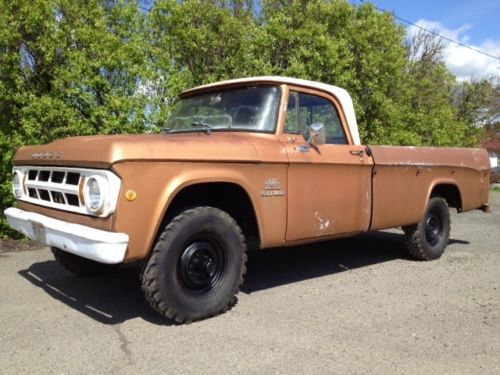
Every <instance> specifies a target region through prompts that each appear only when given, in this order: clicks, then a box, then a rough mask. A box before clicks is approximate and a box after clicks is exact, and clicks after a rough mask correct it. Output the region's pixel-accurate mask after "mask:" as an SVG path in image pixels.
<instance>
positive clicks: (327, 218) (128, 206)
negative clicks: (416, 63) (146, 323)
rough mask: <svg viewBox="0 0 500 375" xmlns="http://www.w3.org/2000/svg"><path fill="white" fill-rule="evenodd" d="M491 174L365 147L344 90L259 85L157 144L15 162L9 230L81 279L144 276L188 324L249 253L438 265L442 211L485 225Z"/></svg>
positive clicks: (210, 96) (232, 88) (249, 84)
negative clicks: (353, 244)
mask: <svg viewBox="0 0 500 375" xmlns="http://www.w3.org/2000/svg"><path fill="white" fill-rule="evenodd" d="M489 173H490V169H489V160H488V155H487V153H486V151H485V150H480V149H461V148H416V147H390V146H363V145H361V144H360V139H359V134H358V129H357V124H356V117H355V114H354V108H353V104H352V101H351V98H350V96H349V94H348V93H347V92H346V91H345V90H343V89H341V88H338V87H335V86H331V85H326V84H322V83H317V82H311V81H305V80H299V79H292V78H282V77H257V78H247V79H239V80H232V81H225V82H220V83H216V84H211V85H206V86H201V87H197V88H194V89H192V90H189V91H187V92H185V93H183V94H182V95H181V98H180V100H179V101H178V102H177V104H176V105H175V107H174V109H173V111H172V115H171V117H170V119H169V121H168V123H167V124H166V128H165V129H164V132H163V134H148V135H115V136H91V137H76V138H69V139H64V140H59V141H56V142H53V143H50V144H47V145H43V146H29V147H23V148H21V149H19V150H18V152H17V154H16V157H15V160H14V169H13V182H12V184H13V192H14V195H15V196H16V198H17V199H18V204H17V207H16V208H8V209H7V210H5V215H6V216H7V219H8V221H9V223H10V225H11V226H12V228H14V229H16V230H18V231H19V232H21V233H23V234H24V235H26V236H27V237H29V238H33V239H37V240H39V241H40V242H42V243H44V244H46V245H48V246H50V247H51V248H52V251H53V253H54V255H55V258H56V260H57V261H58V262H59V263H61V264H62V265H63V266H64V267H66V268H67V269H68V270H70V271H73V272H75V273H77V274H82V275H83V274H91V273H96V272H103V271H106V270H109V269H111V268H112V267H113V265H116V264H120V263H123V262H134V261H144V268H143V271H142V276H141V279H142V288H143V290H144V293H145V296H146V298H147V300H148V301H149V302H150V304H151V305H152V307H153V308H154V309H156V310H157V311H158V312H159V313H160V314H162V315H163V316H165V317H167V318H169V319H173V320H175V321H178V322H190V321H193V320H198V319H202V318H206V317H209V316H213V315H215V314H218V313H221V312H224V311H225V310H227V309H228V308H229V307H230V306H231V305H232V303H233V301H234V300H235V294H236V293H237V292H238V289H239V286H240V284H241V283H242V281H243V274H244V273H245V260H246V255H245V251H246V249H247V246H248V245H249V244H252V246H257V247H258V248H260V249H266V248H270V247H277V246H288V245H294V244H300V243H309V242H315V241H323V240H328V239H333V238H338V237H347V236H353V235H356V234H358V233H362V232H366V231H373V230H378V229H384V228H393V227H402V228H403V230H404V232H405V234H406V236H407V250H408V251H409V252H410V254H411V255H413V256H414V257H416V258H418V259H424V260H430V259H435V258H439V257H440V256H441V254H442V253H443V251H444V249H445V247H446V244H447V242H448V238H449V235H450V217H449V211H448V207H453V208H455V209H456V210H457V211H458V212H462V211H468V210H473V209H482V210H485V211H486V210H487V209H488V194H489V187H490V185H489V179H490V176H489ZM332 251H335V249H334V248H332Z"/></svg>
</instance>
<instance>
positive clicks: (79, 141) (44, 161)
mask: <svg viewBox="0 0 500 375" xmlns="http://www.w3.org/2000/svg"><path fill="white" fill-rule="evenodd" d="M253 138H255V139H253ZM270 142H273V143H274V147H273V148H276V145H277V139H276V137H275V136H274V135H269V134H265V135H260V134H253V133H225V132H212V133H211V134H205V133H202V132H200V133H196V132H190V133H178V134H147V135H108V136H86V137H72V138H66V139H63V140H57V141H54V142H52V143H49V144H46V145H41V146H26V147H21V148H20V149H19V150H18V151H17V153H16V157H15V159H14V165H26V164H30V165H61V166H89V167H90V166H92V167H100V168H107V167H109V166H110V165H111V164H114V163H118V162H123V161H137V160H142V161H144V160H165V161H169V160H171V161H184V160H185V161H221V162H224V161H226V162H229V161H231V162H260V161H261V158H260V156H259V152H258V151H257V149H258V148H263V147H264V148H266V149H268V148H269V147H271V145H270V144H269V147H265V144H266V143H270ZM257 144H258V145H257Z"/></svg>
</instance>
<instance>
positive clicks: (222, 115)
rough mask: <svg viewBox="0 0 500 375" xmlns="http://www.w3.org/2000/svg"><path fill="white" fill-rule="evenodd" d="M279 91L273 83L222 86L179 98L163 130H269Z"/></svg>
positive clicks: (273, 126)
mask: <svg viewBox="0 0 500 375" xmlns="http://www.w3.org/2000/svg"><path fill="white" fill-rule="evenodd" d="M280 96H281V91H280V89H279V88H278V87H274V86H257V87H245V88H236V89H224V90H220V91H211V92H208V93H203V94H199V95H196V96H191V97H188V98H183V99H181V100H179V101H178V102H177V104H176V105H175V106H174V109H173V112H172V115H171V116H170V118H169V120H168V121H167V123H166V126H165V128H166V129H165V130H167V131H169V132H176V131H207V132H209V131H217V130H237V131H251V132H266V133H272V132H274V130H275V128H276V117H277V113H278V106H279V101H280Z"/></svg>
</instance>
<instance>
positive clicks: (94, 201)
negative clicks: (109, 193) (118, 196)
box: [85, 176, 105, 213]
mask: <svg viewBox="0 0 500 375" xmlns="http://www.w3.org/2000/svg"><path fill="white" fill-rule="evenodd" d="M104 193H105V191H104V183H103V181H102V180H101V178H100V177H98V176H95V177H90V178H88V179H87V181H86V183H85V204H86V206H87V208H88V209H89V210H90V211H91V212H93V213H98V212H99V211H101V210H102V209H103V207H104Z"/></svg>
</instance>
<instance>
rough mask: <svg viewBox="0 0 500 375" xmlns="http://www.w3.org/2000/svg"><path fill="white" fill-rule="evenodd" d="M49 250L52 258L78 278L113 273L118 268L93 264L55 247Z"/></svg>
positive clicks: (114, 265)
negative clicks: (52, 255)
mask: <svg viewBox="0 0 500 375" xmlns="http://www.w3.org/2000/svg"><path fill="white" fill-rule="evenodd" d="M50 250H52V254H54V258H55V259H56V261H57V262H58V263H59V264H60V265H62V266H63V267H64V268H66V269H67V270H68V271H70V272H72V273H74V274H77V275H79V276H91V275H98V274H102V273H108V272H113V271H115V270H116V269H117V268H118V265H117V264H104V263H99V262H95V261H93V260H90V259H87V258H83V257H81V256H78V255H75V254H71V253H68V252H67V251H63V250H60V249H58V248H57V247H51V248H50Z"/></svg>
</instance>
